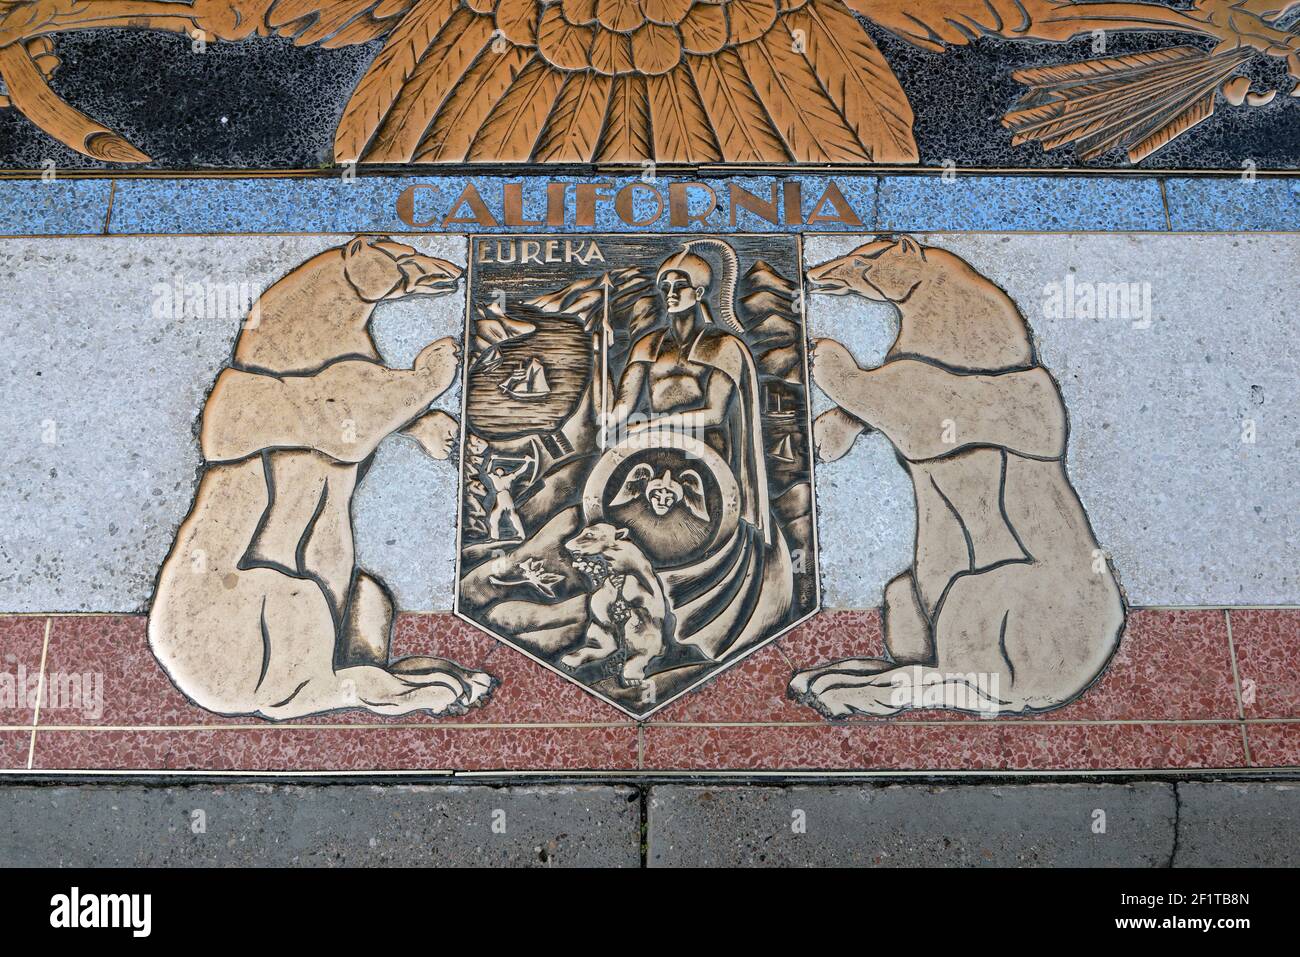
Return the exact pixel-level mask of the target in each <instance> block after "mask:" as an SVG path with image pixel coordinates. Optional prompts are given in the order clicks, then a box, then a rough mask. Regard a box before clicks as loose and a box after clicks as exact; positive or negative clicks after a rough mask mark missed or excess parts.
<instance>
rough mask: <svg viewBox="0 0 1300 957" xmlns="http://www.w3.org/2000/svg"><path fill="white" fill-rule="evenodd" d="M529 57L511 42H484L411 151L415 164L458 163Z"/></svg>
mask: <svg viewBox="0 0 1300 957" xmlns="http://www.w3.org/2000/svg"><path fill="white" fill-rule="evenodd" d="M531 56H532V51H531V50H525V49H524V48H523V47H517V46H514V45H513V44H504V43H503V44H500V45H499V46H498V45H497V44H488V47H487V49H485V50H484V51H483V52H482V53H481V54H479V58H478V59H477V60H475V61H474V65H473V66H472V67H470V69H469V72H468V73H466V74H465V76H464V77H462V78H461V81H460V82H459V83H457V84H456V88H455V89H454V90H452V92H451V95H450V96H449V97H447V100H446V102H444V103H443V104H442V108H441V109H440V110H438V113H437V115H436V116H434V119H433V125H432V126H431V127H429V132H428V133H426V134H425V136H424V139H422V140H421V141H420V145H419V146H418V147H417V148H416V151H415V160H414V162H416V163H458V162H461V161H462V160H464V159H465V157H466V155H467V154H468V153H469V148H470V144H471V143H472V142H473V141H474V136H475V134H476V133H478V130H479V127H481V126H482V125H483V121H484V119H485V118H486V117H487V115H488V113H489V112H490V111H491V109H492V107H493V106H494V105H495V104H496V102H497V100H499V99H500V98H501V97H502V96H504V95H505V93H506V91H507V90H509V89H510V86H511V84H513V83H514V82H515V77H516V76H517V75H518V73H519V71H520V70H522V69H523V67H524V64H525V63H527V62H528V60H529V58H530V57H531Z"/></svg>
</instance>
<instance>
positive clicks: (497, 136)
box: [468, 57, 564, 163]
mask: <svg viewBox="0 0 1300 957" xmlns="http://www.w3.org/2000/svg"><path fill="white" fill-rule="evenodd" d="M563 84H564V74H563V73H561V72H560V71H559V70H557V69H555V68H554V67H553V66H551V65H550V64H548V63H547V62H546V61H545V60H543V59H542V58H541V57H534V58H533V59H532V60H530V61H529V62H528V65H527V66H525V67H524V68H523V69H522V70H521V71H519V76H518V77H516V78H515V82H514V83H512V84H511V86H510V89H509V90H507V91H506V94H505V96H503V97H501V99H499V100H497V103H496V105H495V106H494V107H492V112H490V113H489V114H488V115H487V118H486V119H485V120H484V121H483V125H482V126H481V127H479V131H478V134H477V135H476V136H475V137H474V142H473V144H472V145H471V146H470V148H469V156H468V159H469V160H470V161H471V162H482V161H484V160H494V161H496V162H501V163H523V162H526V161H527V160H528V158H529V157H530V156H532V154H533V147H534V146H536V144H537V137H538V136H539V134H540V133H541V132H542V127H543V125H545V123H546V118H547V117H548V116H550V113H551V108H552V107H553V106H554V105H555V100H556V98H557V97H558V96H559V93H560V87H561V86H562V85H563Z"/></svg>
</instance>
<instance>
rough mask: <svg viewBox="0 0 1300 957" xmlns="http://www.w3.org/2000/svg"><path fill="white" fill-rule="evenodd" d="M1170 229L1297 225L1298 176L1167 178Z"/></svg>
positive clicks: (1299, 223) (1221, 229) (1299, 210)
mask: <svg viewBox="0 0 1300 957" xmlns="http://www.w3.org/2000/svg"><path fill="white" fill-rule="evenodd" d="M1165 189H1166V192H1167V195H1168V200H1169V221H1170V226H1171V227H1172V228H1173V229H1174V230H1188V231H1191V232H1206V231H1215V232H1231V231H1236V230H1284V231H1289V230H1296V229H1300V178H1296V177H1287V178H1285V179H1249V178H1246V177H1234V178H1232V179H1205V178H1201V177H1196V178H1192V177H1187V178H1180V179H1168V180H1166V181H1165Z"/></svg>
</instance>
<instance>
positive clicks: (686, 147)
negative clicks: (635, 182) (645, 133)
mask: <svg viewBox="0 0 1300 957" xmlns="http://www.w3.org/2000/svg"><path fill="white" fill-rule="evenodd" d="M645 81H646V92H647V94H648V95H649V100H650V130H651V134H652V136H653V140H654V152H653V153H650V154H648V155H649V156H651V157H653V158H654V159H656V160H658V161H659V162H661V163H708V162H713V161H716V160H720V159H722V153H721V152H720V151H719V149H718V146H717V144H716V143H715V142H714V139H713V132H712V131H711V130H710V129H709V124H708V122H707V120H706V119H705V114H704V105H703V104H702V103H701V102H700V96H699V93H698V92H697V91H696V89H695V84H694V83H693V82H692V81H691V74H690V71H689V70H688V69H687V68H686V65H685V64H679V65H678V66H676V67H675V68H674V69H672V70H671V71H669V72H668V73H663V74H660V75H658V76H648V77H646V78H645Z"/></svg>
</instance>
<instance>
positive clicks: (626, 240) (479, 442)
mask: <svg viewBox="0 0 1300 957" xmlns="http://www.w3.org/2000/svg"><path fill="white" fill-rule="evenodd" d="M561 239H562V240H563V242H560V241H557V240H561ZM472 242H473V249H472V256H471V270H470V281H469V297H470V302H469V308H468V310H467V316H468V317H469V318H468V320H467V321H468V328H467V329H466V338H465V341H466V342H467V343H468V344H469V348H467V349H466V355H465V357H464V362H465V391H464V395H465V408H464V418H463V422H464V429H465V441H464V444H463V449H462V463H461V469H462V476H461V514H460V523H459V536H460V538H459V568H458V572H457V578H458V585H457V598H456V611H457V614H459V615H461V616H462V617H464V618H466V619H467V620H469V621H471V622H473V623H474V624H476V625H478V626H480V627H482V628H484V629H486V630H487V631H489V632H491V633H492V634H494V635H496V636H497V637H498V638H500V639H501V640H503V641H505V642H507V643H509V644H511V645H512V646H514V647H516V648H518V649H519V650H521V651H523V652H524V653H526V654H528V655H530V656H532V657H533V658H535V659H537V660H539V661H541V662H543V663H544V664H546V665H547V666H548V667H550V668H553V669H555V670H556V671H559V672H560V673H562V674H564V675H565V676H567V677H568V678H570V679H571V680H573V681H575V682H577V683H579V684H581V685H583V686H585V687H586V688H588V689H589V690H591V691H592V692H593V693H595V694H597V695H599V696H600V697H602V698H604V699H605V700H607V701H609V702H611V703H612V704H614V705H616V706H618V707H620V708H622V709H624V710H625V711H627V712H629V713H631V714H633V715H636V716H644V715H646V714H649V713H651V712H652V711H654V710H656V709H657V708H659V707H662V706H663V705H664V704H666V703H668V702H669V701H671V700H672V699H673V698H675V697H677V696H678V695H680V694H682V693H683V692H685V691H687V690H689V689H690V688H692V687H694V686H696V685H698V684H699V683H701V682H703V681H706V680H708V679H709V678H710V677H711V676H713V675H715V674H717V673H718V672H719V671H721V670H722V669H724V668H726V667H727V666H729V665H730V664H733V663H734V662H736V661H738V660H740V659H741V658H742V657H744V656H745V655H747V654H749V653H750V652H752V651H754V650H755V649H756V648H758V647H760V646H762V645H763V644H764V643H766V642H768V641H770V640H771V639H772V638H774V637H776V636H777V635H779V634H780V633H782V632H783V631H785V630H787V629H788V628H790V627H792V626H793V625H795V624H796V623H798V622H800V621H802V620H804V619H806V618H807V617H809V616H811V615H812V614H814V613H815V612H816V610H817V606H818V600H819V596H818V587H817V568H816V541H815V538H816V522H815V517H814V511H813V487H812V467H811V461H810V459H809V454H810V453H809V450H810V447H811V446H810V443H809V441H808V436H809V435H810V432H811V426H810V420H809V404H808V371H807V365H808V364H807V348H806V342H805V334H804V321H803V313H802V297H801V294H800V286H799V271H798V263H799V248H798V239H797V237H793V236H761V237H759V236H745V235H729V236H727V237H726V238H722V237H715V236H701V235H698V234H691V235H689V236H673V235H659V236H586V237H584V238H583V239H582V240H580V241H577V242H575V241H574V239H573V238H572V237H569V238H564V237H549V238H548V237H545V236H541V237H538V236H529V237H526V238H525V237H502V236H491V237H477V238H475V239H474V240H473V241H472ZM525 246H526V247H528V248H524V247H525ZM539 248H541V249H547V250H563V252H564V254H563V255H560V254H557V255H555V256H541V255H538V254H537V249H539ZM521 263H527V266H526V267H525V268H521V265H520V264H521Z"/></svg>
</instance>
